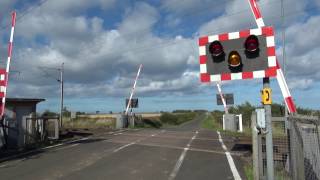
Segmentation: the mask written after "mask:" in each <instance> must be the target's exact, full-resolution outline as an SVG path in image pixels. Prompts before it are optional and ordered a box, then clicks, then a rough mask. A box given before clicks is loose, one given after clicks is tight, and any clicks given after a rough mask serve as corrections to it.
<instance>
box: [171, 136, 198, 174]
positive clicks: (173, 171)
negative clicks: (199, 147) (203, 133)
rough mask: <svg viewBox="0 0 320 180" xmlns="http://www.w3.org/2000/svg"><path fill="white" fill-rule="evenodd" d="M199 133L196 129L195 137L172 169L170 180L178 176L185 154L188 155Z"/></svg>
mask: <svg viewBox="0 0 320 180" xmlns="http://www.w3.org/2000/svg"><path fill="white" fill-rule="evenodd" d="M197 134H198V131H196V133H195V134H194V135H193V137H192V138H191V139H190V141H189V143H188V144H187V146H186V147H185V148H184V149H183V151H182V153H181V155H180V157H179V159H178V161H177V162H176V165H175V166H174V168H173V170H172V172H171V174H170V176H169V178H168V180H173V179H174V178H175V177H176V176H177V174H178V172H179V170H180V167H181V165H182V163H183V160H184V158H185V156H186V154H187V151H188V150H189V147H190V145H191V143H192V141H193V140H194V139H195V138H196V136H197Z"/></svg>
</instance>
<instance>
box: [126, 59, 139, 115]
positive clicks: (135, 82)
mask: <svg viewBox="0 0 320 180" xmlns="http://www.w3.org/2000/svg"><path fill="white" fill-rule="evenodd" d="M142 66H143V65H142V64H140V66H139V69H138V73H137V76H136V79H135V80H134V83H133V87H132V90H131V94H130V98H129V102H128V104H127V108H126V112H125V114H126V115H128V111H129V107H130V104H131V99H132V97H133V94H134V90H135V89H136V84H137V81H138V78H139V75H140V72H141V69H142Z"/></svg>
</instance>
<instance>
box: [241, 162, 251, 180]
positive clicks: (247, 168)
mask: <svg viewBox="0 0 320 180" xmlns="http://www.w3.org/2000/svg"><path fill="white" fill-rule="evenodd" d="M243 168H244V174H245V175H246V179H247V180H254V178H253V167H252V164H251V163H250V164H249V163H248V164H246V165H244V167H243Z"/></svg>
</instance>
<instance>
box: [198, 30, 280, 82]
mask: <svg viewBox="0 0 320 180" xmlns="http://www.w3.org/2000/svg"><path fill="white" fill-rule="evenodd" d="M199 55H200V56H199V59H200V77H201V81H202V82H210V81H217V82H218V81H226V80H236V79H253V78H264V77H275V76H276V75H277V63H276V56H275V42H274V32H273V28H272V27H263V28H258V29H249V30H243V31H239V32H232V33H224V34H219V35H213V36H204V37H201V38H199Z"/></svg>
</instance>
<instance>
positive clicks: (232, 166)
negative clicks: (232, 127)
mask: <svg viewBox="0 0 320 180" xmlns="http://www.w3.org/2000/svg"><path fill="white" fill-rule="evenodd" d="M217 134H218V136H219V141H220V143H221V147H222V149H223V150H224V151H225V155H226V157H227V160H228V163H229V166H230V169H231V172H232V175H233V178H234V179H235V180H241V177H240V174H239V172H238V170H237V167H236V165H235V163H234V161H233V158H232V156H231V154H230V152H229V151H228V149H227V147H226V145H225V144H224V143H223V140H222V138H221V134H220V132H219V131H217Z"/></svg>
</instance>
